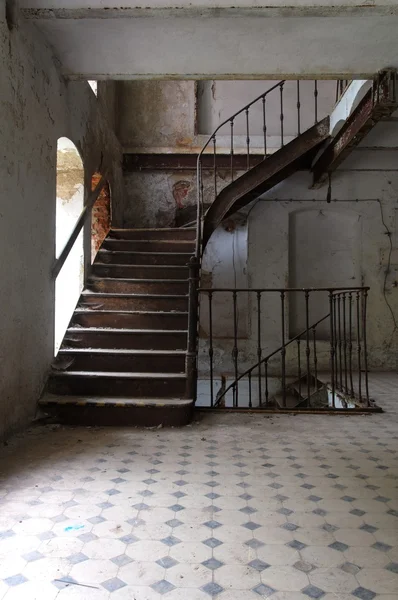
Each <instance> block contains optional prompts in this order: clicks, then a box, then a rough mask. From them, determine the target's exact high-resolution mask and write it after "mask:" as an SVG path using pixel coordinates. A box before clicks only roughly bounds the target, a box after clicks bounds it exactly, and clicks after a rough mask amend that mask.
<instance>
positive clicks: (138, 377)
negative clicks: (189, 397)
mask: <svg viewBox="0 0 398 600" xmlns="http://www.w3.org/2000/svg"><path fill="white" fill-rule="evenodd" d="M185 387H186V377H185V375H184V374H181V373H128V372H118V373H116V372H105V371H63V372H55V373H52V374H51V375H50V377H49V380H48V384H47V389H48V391H49V392H50V393H53V394H61V395H82V394H83V395H89V396H111V397H112V396H124V397H129V398H130V399H132V398H175V397H180V398H181V397H184V394H185Z"/></svg>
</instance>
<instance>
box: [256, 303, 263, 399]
mask: <svg viewBox="0 0 398 600" xmlns="http://www.w3.org/2000/svg"><path fill="white" fill-rule="evenodd" d="M261 355H262V351H261V292H257V360H258V397H259V398H261Z"/></svg>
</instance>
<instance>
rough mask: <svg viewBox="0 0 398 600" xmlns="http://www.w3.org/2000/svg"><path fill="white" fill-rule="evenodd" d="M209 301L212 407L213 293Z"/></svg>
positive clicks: (210, 294)
mask: <svg viewBox="0 0 398 600" xmlns="http://www.w3.org/2000/svg"><path fill="white" fill-rule="evenodd" d="M207 296H208V299H209V338H210V339H209V359H210V406H213V405H214V382H213V355H214V349H213V292H208V295H207Z"/></svg>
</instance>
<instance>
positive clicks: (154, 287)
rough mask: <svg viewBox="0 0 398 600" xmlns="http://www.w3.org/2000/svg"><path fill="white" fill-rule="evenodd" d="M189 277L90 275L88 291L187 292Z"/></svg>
mask: <svg viewBox="0 0 398 600" xmlns="http://www.w3.org/2000/svg"><path fill="white" fill-rule="evenodd" d="M188 285H189V282H188V280H187V279H156V280H153V279H126V278H123V279H122V278H116V279H115V278H113V277H97V278H96V277H90V278H89V280H88V282H87V290H88V291H98V292H119V293H127V294H128V293H133V292H136V293H145V292H146V293H148V294H149V293H153V294H154V293H158V294H161V293H166V294H167V292H174V293H175V294H177V293H178V294H187V293H188Z"/></svg>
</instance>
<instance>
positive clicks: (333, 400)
mask: <svg viewBox="0 0 398 600" xmlns="http://www.w3.org/2000/svg"><path fill="white" fill-rule="evenodd" d="M329 311H330V372H331V379H332V406H333V408H335V406H336V399H335V395H336V388H335V380H334V354H335V348H334V323H333V316H334V314H333V312H334V306H333V292H332V291H330V292H329Z"/></svg>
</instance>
